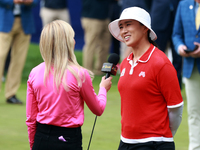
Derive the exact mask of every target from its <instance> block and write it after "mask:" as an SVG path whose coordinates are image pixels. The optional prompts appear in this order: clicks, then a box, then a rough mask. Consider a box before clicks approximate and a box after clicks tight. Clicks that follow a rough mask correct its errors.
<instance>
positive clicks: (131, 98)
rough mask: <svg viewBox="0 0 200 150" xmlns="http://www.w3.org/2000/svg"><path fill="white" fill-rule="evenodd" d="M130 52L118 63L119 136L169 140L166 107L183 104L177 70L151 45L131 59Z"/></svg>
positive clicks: (132, 139)
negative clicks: (136, 57) (139, 55)
mask: <svg viewBox="0 0 200 150" xmlns="http://www.w3.org/2000/svg"><path fill="white" fill-rule="evenodd" d="M133 57H134V56H133V53H131V54H130V55H129V56H128V57H127V58H126V59H124V60H123V62H122V63H121V65H120V70H121V75H120V79H119V82H118V90H119V92H120V96H121V124H122V129H121V132H122V133H121V139H122V141H123V142H125V143H139V142H148V141H173V136H172V133H171V130H170V128H169V116H168V108H173V107H179V106H180V105H182V104H183V100H182V96H181V91H180V87H179V82H178V79H177V73H176V70H175V68H174V67H173V65H172V64H171V62H170V61H169V59H168V58H167V56H166V55H165V54H164V53H163V52H162V51H160V50H159V49H158V48H156V47H154V46H153V45H151V46H150V48H149V49H148V50H147V51H146V52H145V53H144V54H143V55H142V57H141V58H140V59H139V60H138V61H137V62H136V63H133V61H132V60H133Z"/></svg>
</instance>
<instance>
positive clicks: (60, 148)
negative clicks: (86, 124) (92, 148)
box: [32, 123, 82, 150]
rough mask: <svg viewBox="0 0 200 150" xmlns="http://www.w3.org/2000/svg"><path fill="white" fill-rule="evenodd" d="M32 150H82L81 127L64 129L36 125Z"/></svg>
mask: <svg viewBox="0 0 200 150" xmlns="http://www.w3.org/2000/svg"><path fill="white" fill-rule="evenodd" d="M59 137H60V138H59ZM32 150H82V133H81V127H78V128H65V127H57V126H53V125H46V124H40V123H38V125H37V131H36V134H35V139H34V144H33V148H32Z"/></svg>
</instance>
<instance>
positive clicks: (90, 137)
mask: <svg viewBox="0 0 200 150" xmlns="http://www.w3.org/2000/svg"><path fill="white" fill-rule="evenodd" d="M96 120H97V116H96V117H95V120H94V125H93V128H92V133H91V135H90V141H89V144H88V148H87V150H89V148H90V143H91V140H92V135H93V132H94V127H95V124H96Z"/></svg>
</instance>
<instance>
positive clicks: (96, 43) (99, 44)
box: [81, 0, 111, 75]
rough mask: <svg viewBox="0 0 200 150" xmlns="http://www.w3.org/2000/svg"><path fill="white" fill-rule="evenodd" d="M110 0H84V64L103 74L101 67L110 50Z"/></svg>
mask: <svg viewBox="0 0 200 150" xmlns="http://www.w3.org/2000/svg"><path fill="white" fill-rule="evenodd" d="M110 3H111V1H110V0H82V13H81V23H82V27H83V29H84V40H85V45H84V47H83V66H84V67H85V68H87V69H89V70H91V71H93V72H94V74H95V75H102V74H103V73H102V72H101V68H102V65H103V63H104V62H106V61H107V57H108V54H109V50H110V43H111V36H110V33H109V31H108V24H109V23H110V19H109V8H110Z"/></svg>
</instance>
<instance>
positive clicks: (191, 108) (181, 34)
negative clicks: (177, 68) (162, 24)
mask: <svg viewBox="0 0 200 150" xmlns="http://www.w3.org/2000/svg"><path fill="white" fill-rule="evenodd" d="M199 3H200V0H184V1H181V2H180V3H179V5H178V8H177V13H176V17H175V22H174V28H173V36H172V39H173V43H174V46H175V50H176V51H177V53H178V54H179V55H180V56H182V57H183V77H184V78H185V91H186V97H187V110H188V126H189V150H200V134H199V133H200V117H199V116H200V109H199V108H200V32H199V31H200V28H199V24H200V22H199V20H200V16H199V15H200V8H199ZM195 18H196V19H195ZM195 20H196V21H195ZM196 45H197V46H198V48H197V50H196V51H193V52H192V51H191V52H189V53H186V52H185V50H186V49H190V50H193V49H194V48H195V46H196Z"/></svg>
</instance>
